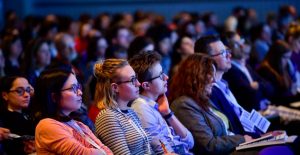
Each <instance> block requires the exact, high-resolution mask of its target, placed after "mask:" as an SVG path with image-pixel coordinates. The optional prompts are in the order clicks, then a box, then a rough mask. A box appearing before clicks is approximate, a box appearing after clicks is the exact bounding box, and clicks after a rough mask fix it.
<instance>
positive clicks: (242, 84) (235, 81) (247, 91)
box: [223, 32, 273, 111]
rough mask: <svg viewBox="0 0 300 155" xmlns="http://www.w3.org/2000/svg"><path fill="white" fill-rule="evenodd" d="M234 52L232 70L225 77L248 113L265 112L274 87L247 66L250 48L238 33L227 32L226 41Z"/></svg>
mask: <svg viewBox="0 0 300 155" xmlns="http://www.w3.org/2000/svg"><path fill="white" fill-rule="evenodd" d="M223 40H224V41H223V42H224V43H226V42H227V46H228V47H229V48H230V49H231V50H232V53H231V55H232V60H231V66H232V67H231V68H230V69H229V70H228V72H226V73H225V74H224V75H223V78H224V79H225V80H226V81H227V82H228V84H229V87H230V90H231V91H232V92H233V94H234V97H235V98H236V99H237V102H238V103H239V104H240V105H241V106H242V107H243V108H244V109H245V110H247V111H251V110H252V109H255V110H258V111H259V110H265V109H266V108H267V106H268V104H269V103H270V101H269V100H268V99H269V98H270V97H271V96H272V92H273V87H272V85H271V84H270V83H269V82H267V81H265V80H264V79H262V78H261V77H260V76H259V75H258V74H257V73H256V72H255V71H253V70H252V69H251V68H250V66H248V65H247V59H248V57H249V53H250V48H249V49H248V50H247V44H245V43H244V42H243V41H242V39H241V38H240V36H239V34H238V33H236V32H227V33H226V35H225V37H224V39H223Z"/></svg>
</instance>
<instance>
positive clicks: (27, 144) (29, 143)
mask: <svg viewBox="0 0 300 155" xmlns="http://www.w3.org/2000/svg"><path fill="white" fill-rule="evenodd" d="M23 144H24V152H25V153H27V154H30V153H33V152H36V149H35V141H34V140H25V141H23Z"/></svg>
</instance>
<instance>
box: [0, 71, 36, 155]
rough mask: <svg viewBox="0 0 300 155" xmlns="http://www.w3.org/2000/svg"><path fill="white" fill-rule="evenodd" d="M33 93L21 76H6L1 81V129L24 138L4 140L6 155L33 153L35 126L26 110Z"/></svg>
mask: <svg viewBox="0 0 300 155" xmlns="http://www.w3.org/2000/svg"><path fill="white" fill-rule="evenodd" d="M33 93H34V90H33V88H32V87H31V85H30V84H29V83H28V81H27V79H26V78H24V77H22V76H7V77H4V78H3V79H1V104H3V109H1V114H0V119H1V120H2V123H3V126H2V127H4V128H7V129H9V130H10V132H11V133H13V134H17V135H19V136H26V138H25V137H24V138H18V137H15V138H13V139H8V140H5V141H4V142H3V146H4V149H5V151H6V153H7V154H20V155H22V154H24V155H25V154H30V153H33V152H35V144H34V129H35V125H34V120H33V118H32V117H31V115H30V113H29V112H28V109H27V108H28V106H29V103H30V98H31V96H32V95H33Z"/></svg>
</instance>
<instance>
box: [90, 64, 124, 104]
mask: <svg viewBox="0 0 300 155" xmlns="http://www.w3.org/2000/svg"><path fill="white" fill-rule="evenodd" d="M126 65H129V64H128V62H127V61H126V60H124V59H106V60H105V61H104V62H98V63H96V64H95V66H94V76H95V77H96V78H97V84H96V90H95V101H96V103H97V107H98V108H99V109H105V108H117V107H118V105H117V102H116V94H114V92H113V91H112V89H111V86H110V85H111V83H112V82H113V81H115V80H117V78H118V76H117V74H116V72H117V69H119V68H122V67H125V66H126Z"/></svg>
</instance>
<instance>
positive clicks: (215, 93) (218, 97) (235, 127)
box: [210, 86, 245, 135]
mask: <svg viewBox="0 0 300 155" xmlns="http://www.w3.org/2000/svg"><path fill="white" fill-rule="evenodd" d="M210 100H211V101H212V102H213V104H214V105H215V106H216V107H217V108H218V109H219V110H220V111H221V112H222V113H223V114H225V115H226V116H227V118H228V120H229V122H230V127H231V131H232V132H233V133H235V134H241V135H244V134H245V130H244V128H243V126H242V124H241V122H240V120H239V118H238V116H237V115H236V114H235V112H234V110H233V108H232V107H231V104H230V103H229V101H228V100H227V99H226V97H225V96H224V94H223V93H222V91H221V90H220V89H219V88H218V87H216V86H213V88H212V93H211V95H210Z"/></svg>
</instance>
